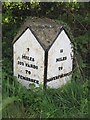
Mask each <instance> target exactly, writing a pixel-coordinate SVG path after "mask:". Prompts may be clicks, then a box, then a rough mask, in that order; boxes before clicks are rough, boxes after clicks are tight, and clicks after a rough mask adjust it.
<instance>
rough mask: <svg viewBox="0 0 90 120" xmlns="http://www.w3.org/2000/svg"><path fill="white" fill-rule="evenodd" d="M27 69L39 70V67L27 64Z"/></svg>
mask: <svg viewBox="0 0 90 120" xmlns="http://www.w3.org/2000/svg"><path fill="white" fill-rule="evenodd" d="M26 67H30V68H33V69H38V66H36V65H33V64H28V63H26Z"/></svg>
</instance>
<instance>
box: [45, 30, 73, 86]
mask: <svg viewBox="0 0 90 120" xmlns="http://www.w3.org/2000/svg"><path fill="white" fill-rule="evenodd" d="M72 56H73V52H72V44H71V42H70V39H69V38H68V36H67V34H66V33H65V31H64V30H63V29H62V30H61V31H60V33H59V35H58V37H57V38H56V40H55V41H54V43H53V44H52V46H51V47H50V49H49V51H48V66H47V85H48V86H49V87H53V88H58V87H60V86H62V85H63V84H65V83H66V82H67V81H68V80H69V79H70V76H71V75H70V73H71V72H72V66H73V65H72V64H73V61H72Z"/></svg>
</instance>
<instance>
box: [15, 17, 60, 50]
mask: <svg viewBox="0 0 90 120" xmlns="http://www.w3.org/2000/svg"><path fill="white" fill-rule="evenodd" d="M27 27H30V28H31V30H32V31H33V32H34V34H35V35H36V36H37V38H38V39H39V41H40V42H41V43H42V45H43V46H45V47H46V48H48V47H49V46H50V45H51V44H52V42H53V41H54V39H55V38H56V37H57V35H58V33H59V31H60V28H61V25H60V24H58V23H56V22H55V20H52V19H49V18H37V17H33V18H29V19H26V21H25V22H24V24H23V25H22V26H21V28H20V30H19V31H18V34H17V35H16V37H15V38H14V41H15V40H16V38H18V37H19V36H20V34H21V33H22V32H23V31H24V30H25V29H26V28H27Z"/></svg>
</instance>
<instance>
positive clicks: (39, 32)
mask: <svg viewBox="0 0 90 120" xmlns="http://www.w3.org/2000/svg"><path fill="white" fill-rule="evenodd" d="M27 26H28V28H27ZM26 28H27V29H26ZM21 29H22V30H21V31H20V33H18V35H17V36H16V38H18V39H16V38H15V39H14V44H13V55H14V61H13V69H14V76H16V77H17V80H18V81H19V82H20V83H21V84H22V85H24V86H26V87H27V88H29V86H30V85H32V84H34V85H35V86H36V87H38V86H39V85H40V84H42V86H43V87H44V86H46V87H47V86H49V87H51V88H59V87H61V86H62V85H64V84H65V83H66V82H67V81H68V80H70V79H71V76H72V75H71V73H72V69H73V68H72V67H73V46H72V43H71V41H70V38H69V36H68V34H67V33H66V31H65V30H64V28H63V27H61V25H59V24H56V23H55V21H53V20H50V19H46V18H32V19H31V20H28V21H27V22H26V23H25V24H24V27H22V28H21ZM23 30H25V31H24V32H23ZM55 37H56V39H55Z"/></svg>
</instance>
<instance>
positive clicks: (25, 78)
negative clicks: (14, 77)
mask: <svg viewBox="0 0 90 120" xmlns="http://www.w3.org/2000/svg"><path fill="white" fill-rule="evenodd" d="M18 78H20V79H24V80H27V81H30V82H34V83H37V84H39V81H38V80H35V79H30V78H28V77H25V76H22V75H20V74H18Z"/></svg>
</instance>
